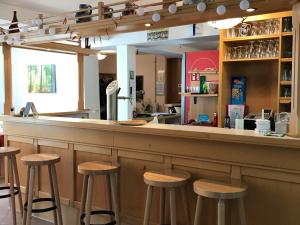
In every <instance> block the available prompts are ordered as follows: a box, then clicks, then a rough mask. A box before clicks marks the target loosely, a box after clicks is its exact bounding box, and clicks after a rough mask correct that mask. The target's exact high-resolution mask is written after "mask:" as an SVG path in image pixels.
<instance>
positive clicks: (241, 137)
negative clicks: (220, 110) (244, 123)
mask: <svg viewBox="0 0 300 225" xmlns="http://www.w3.org/2000/svg"><path fill="white" fill-rule="evenodd" d="M0 120H3V128H4V134H5V144H6V145H9V146H17V147H20V148H21V149H22V152H21V154H20V155H19V156H18V167H19V171H20V179H21V185H22V186H24V184H25V179H26V177H25V176H26V167H25V166H23V165H22V164H21V163H20V161H19V158H20V157H21V156H23V155H26V154H32V153H56V154H59V155H60V156H61V157H62V160H61V162H60V163H59V164H58V166H57V171H58V180H59V188H60V195H61V198H62V202H63V203H64V204H65V205H68V206H70V207H78V206H79V201H80V195H81V187H82V177H81V176H80V175H78V174H77V165H78V164H79V163H81V162H86V161H97V160H99V161H112V162H114V163H119V164H120V166H121V172H120V175H119V190H120V213H121V219H122V222H123V223H125V224H129V225H131V224H132V225H140V224H142V219H143V213H144V205H145V198H146V185H145V184H144V182H143V173H144V172H145V171H147V170H153V169H154V170H155V169H164V168H166V169H167V168H175V169H181V170H185V171H188V172H190V173H191V174H192V180H191V182H190V184H189V186H188V197H189V200H190V212H191V214H192V216H194V211H195V204H196V195H195V194H194V193H193V190H192V181H194V180H196V179H198V178H208V179H213V180H220V181H226V182H230V181H233V180H234V181H236V180H240V181H242V182H243V183H244V184H245V185H247V186H248V193H247V195H246V197H245V208H246V217H247V223H248V224H264V225H274V224H276V225H281V224H282V225H286V224H300V223H299V221H300V220H299V213H298V211H299V208H300V163H299V162H300V139H299V138H292V137H283V138H276V137H263V136H259V135H256V134H254V132H253V131H242V130H234V129H221V128H209V127H191V126H179V125H164V124H146V125H144V126H139V127H129V126H122V125H118V124H116V123H115V122H112V121H101V120H90V119H77V118H58V117H39V118H38V119H33V118H28V119H25V118H17V117H9V116H2V117H0ZM39 173H40V174H39V176H38V177H39V179H38V182H37V184H36V187H37V188H38V190H39V192H38V193H39V196H49V192H50V189H49V186H48V177H47V171H46V170H45V171H44V170H40V171H39ZM97 179H98V177H97ZM106 188H107V186H106V185H105V178H99V181H97V182H96V187H95V189H94V190H97V191H94V205H95V206H97V207H100V208H105V207H106V206H107V199H106V197H105V196H106V194H105V191H106ZM158 193H159V192H158V191H156V192H155V194H154V200H153V211H152V221H153V224H158V218H159V216H158V212H159V207H158V206H159V201H158V197H159V195H158ZM178 201H179V204H178V206H180V205H181V204H180V198H178ZM203 210H204V212H203V214H202V215H203V217H202V220H203V224H216V202H215V201H213V200H208V199H205V201H204V205H203ZM181 211H182V210H181V209H180V210H179V209H178V213H179V216H178V219H179V221H178V222H179V224H185V221H183V220H184V218H185V217H184V216H183V215H182V216H181V213H182V212H181ZM226 220H227V221H226V224H231V225H235V224H239V218H238V213H237V206H236V204H228V207H227V211H226Z"/></svg>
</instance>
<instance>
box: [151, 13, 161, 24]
mask: <svg viewBox="0 0 300 225" xmlns="http://www.w3.org/2000/svg"><path fill="white" fill-rule="evenodd" d="M152 20H153V22H156V23H157V22H158V21H160V14H159V13H154V14H153V15H152Z"/></svg>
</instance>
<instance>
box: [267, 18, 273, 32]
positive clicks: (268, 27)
mask: <svg viewBox="0 0 300 225" xmlns="http://www.w3.org/2000/svg"><path fill="white" fill-rule="evenodd" d="M265 34H269V35H270V34H273V22H272V20H267V21H266V22H265Z"/></svg>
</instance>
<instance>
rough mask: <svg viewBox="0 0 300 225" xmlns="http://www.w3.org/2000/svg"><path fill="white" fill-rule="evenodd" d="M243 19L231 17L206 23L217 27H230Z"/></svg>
mask: <svg viewBox="0 0 300 225" xmlns="http://www.w3.org/2000/svg"><path fill="white" fill-rule="evenodd" d="M242 21H243V18H232V19H225V20H217V21H209V22H208V24H209V25H210V26H212V27H214V28H217V29H221V30H222V29H230V28H232V27H235V26H236V25H238V24H240V23H241V22H242Z"/></svg>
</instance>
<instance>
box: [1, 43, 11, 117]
mask: <svg viewBox="0 0 300 225" xmlns="http://www.w3.org/2000/svg"><path fill="white" fill-rule="evenodd" d="M3 57H4V90H5V100H4V114H5V115H9V114H10V109H11V107H12V65H11V47H10V46H9V45H8V44H6V43H3Z"/></svg>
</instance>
